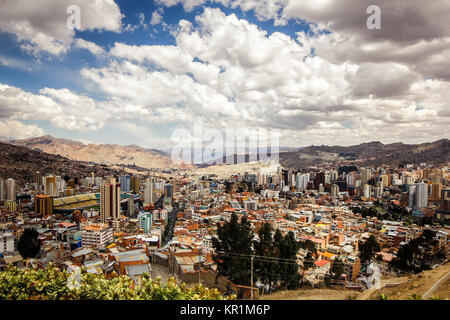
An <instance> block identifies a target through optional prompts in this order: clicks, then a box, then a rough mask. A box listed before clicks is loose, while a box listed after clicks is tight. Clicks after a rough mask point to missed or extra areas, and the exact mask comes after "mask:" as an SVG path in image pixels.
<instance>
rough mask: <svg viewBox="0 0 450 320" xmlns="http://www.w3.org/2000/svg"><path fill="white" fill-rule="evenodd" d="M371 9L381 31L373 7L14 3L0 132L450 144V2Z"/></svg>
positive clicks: (130, 140)
mask: <svg viewBox="0 0 450 320" xmlns="http://www.w3.org/2000/svg"><path fill="white" fill-rule="evenodd" d="M377 4H378V5H379V7H380V8H381V29H380V30H370V29H368V28H367V27H366V20H367V19H368V17H369V16H370V14H368V13H367V11H366V9H367V8H368V5H369V1H358V4H357V5H355V4H352V5H350V4H349V2H348V1H347V0H345V1H344V0H342V1H338V2H335V3H333V4H331V3H329V2H326V1H325V2H323V3H321V5H320V6H316V7H313V6H311V5H308V4H307V3H306V2H305V1H296V2H295V1H288V0H270V1H265V2H255V1H236V0H230V1H206V0H196V1H185V0H177V1H174V0H156V1H147V2H145V4H143V3H142V2H137V1H98V2H95V3H90V2H88V1H84V0H77V1H57V2H56V1H44V0H40V1H34V2H32V3H29V2H25V1H6V2H5V4H4V8H3V9H4V10H2V13H0V17H1V21H2V22H1V23H0V38H1V39H2V41H3V42H4V43H5V45H4V46H2V49H1V51H0V105H1V106H0V137H3V138H12V139H20V138H29V137H35V136H42V135H47V134H48V135H52V136H54V137H58V138H67V139H71V140H77V141H81V142H85V143H86V142H92V143H96V144H108V143H111V144H120V145H131V144H136V145H139V146H142V147H146V148H157V149H162V150H167V149H169V148H170V145H171V143H172V142H171V136H172V134H173V132H174V130H175V129H177V128H183V129H187V130H191V129H192V127H193V125H194V122H195V121H196V120H203V122H204V123H208V125H209V126H211V127H213V128H216V129H218V130H222V131H224V130H225V129H228V128H230V129H233V128H238V129H246V130H252V129H254V128H265V129H269V130H279V131H280V133H281V137H280V146H281V147H301V146H308V145H322V144H325V145H342V146H348V145H357V144H360V143H366V142H371V141H381V142H382V143H385V144H388V143H394V142H400V141H401V142H403V143H423V142H432V141H436V140H439V139H442V138H449V135H448V130H446V128H448V125H449V124H450V114H449V113H448V110H449V109H448V101H449V98H450V97H449V95H448V92H450V90H449V89H450V84H449V79H450V75H449V74H448V71H447V68H443V67H442V66H443V65H445V61H446V57H448V54H449V52H450V51H449V50H450V46H449V43H450V31H449V29H448V28H447V27H446V22H445V21H446V19H445V17H446V16H447V15H448V13H449V12H450V5H449V4H447V3H445V2H435V3H433V4H432V5H428V4H427V5H424V4H423V3H421V2H420V1H409V2H408V6H407V7H406V4H405V3H403V2H400V3H397V4H396V6H395V7H393V6H392V5H391V4H390V3H389V2H388V1H384V0H383V1H377ZM69 5H78V6H79V7H80V14H81V28H80V30H76V31H74V30H70V29H68V28H67V26H66V20H67V19H68V17H69V16H70V14H68V13H67V10H66V9H67V8H68V7H69ZM349 8H351V10H349ZM411 17H417V19H413V20H414V23H413V25H412V26H411V19H412V18H411Z"/></svg>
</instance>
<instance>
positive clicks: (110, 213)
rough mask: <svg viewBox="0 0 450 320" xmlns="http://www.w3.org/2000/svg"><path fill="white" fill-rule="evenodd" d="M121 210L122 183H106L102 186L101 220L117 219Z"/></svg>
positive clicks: (103, 221)
mask: <svg viewBox="0 0 450 320" xmlns="http://www.w3.org/2000/svg"><path fill="white" fill-rule="evenodd" d="M119 212H120V185H119V184H117V183H113V184H111V183H105V184H103V185H101V186H100V220H101V222H102V223H105V222H106V221H107V220H108V219H110V218H112V219H117V218H118V217H119Z"/></svg>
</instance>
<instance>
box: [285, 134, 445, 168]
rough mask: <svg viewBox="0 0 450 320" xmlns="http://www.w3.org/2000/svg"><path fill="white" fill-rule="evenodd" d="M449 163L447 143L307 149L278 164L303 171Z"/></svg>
mask: <svg viewBox="0 0 450 320" xmlns="http://www.w3.org/2000/svg"><path fill="white" fill-rule="evenodd" d="M446 161H450V140H448V139H442V140H439V141H435V142H431V143H423V144H411V145H409V144H404V143H393V144H383V143H381V142H378V141H377V142H370V143H363V144H360V145H355V146H349V147H341V146H310V147H306V148H303V149H301V150H299V151H296V152H283V153H280V163H281V165H282V166H283V167H285V168H290V169H302V168H305V167H308V166H316V165H319V164H321V163H336V162H339V163H340V164H358V165H361V166H371V165H372V166H378V165H382V164H388V165H400V164H404V163H415V164H419V163H421V162H426V163H442V162H446Z"/></svg>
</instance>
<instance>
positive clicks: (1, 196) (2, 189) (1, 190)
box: [0, 179, 6, 201]
mask: <svg viewBox="0 0 450 320" xmlns="http://www.w3.org/2000/svg"><path fill="white" fill-rule="evenodd" d="M5 200H6V186H5V180H3V179H0V201H5Z"/></svg>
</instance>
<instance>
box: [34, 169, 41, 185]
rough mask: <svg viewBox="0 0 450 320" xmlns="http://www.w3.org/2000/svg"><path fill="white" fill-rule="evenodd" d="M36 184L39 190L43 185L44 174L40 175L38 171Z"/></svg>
mask: <svg viewBox="0 0 450 320" xmlns="http://www.w3.org/2000/svg"><path fill="white" fill-rule="evenodd" d="M34 183H35V184H36V186H37V188H38V189H39V187H40V186H41V185H42V173H40V172H39V171H36V172H35V174H34Z"/></svg>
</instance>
